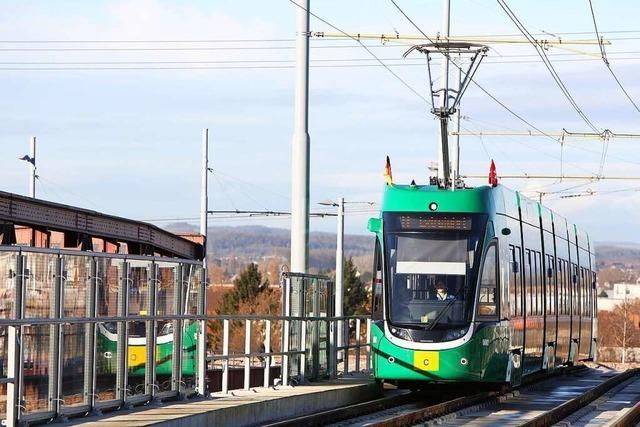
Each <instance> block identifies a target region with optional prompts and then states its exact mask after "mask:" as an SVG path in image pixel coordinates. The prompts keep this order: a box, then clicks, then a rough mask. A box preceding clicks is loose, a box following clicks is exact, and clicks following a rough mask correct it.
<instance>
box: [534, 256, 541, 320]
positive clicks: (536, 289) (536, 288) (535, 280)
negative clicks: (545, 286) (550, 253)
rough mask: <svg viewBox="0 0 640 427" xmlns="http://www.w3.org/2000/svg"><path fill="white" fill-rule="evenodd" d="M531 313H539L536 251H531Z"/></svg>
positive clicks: (538, 271)
mask: <svg viewBox="0 0 640 427" xmlns="http://www.w3.org/2000/svg"><path fill="white" fill-rule="evenodd" d="M532 255H533V277H532V279H533V302H534V304H533V314H535V315H536V316H537V315H539V314H540V281H539V277H540V267H539V266H538V252H537V251H533V253H532Z"/></svg>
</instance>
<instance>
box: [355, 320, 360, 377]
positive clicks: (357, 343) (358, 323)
mask: <svg viewBox="0 0 640 427" xmlns="http://www.w3.org/2000/svg"><path fill="white" fill-rule="evenodd" d="M356 372H360V318H359V317H358V318H356Z"/></svg>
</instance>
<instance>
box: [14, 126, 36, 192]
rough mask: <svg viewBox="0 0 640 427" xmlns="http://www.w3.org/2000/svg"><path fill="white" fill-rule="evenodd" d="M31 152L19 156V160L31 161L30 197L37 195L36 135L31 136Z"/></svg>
mask: <svg viewBox="0 0 640 427" xmlns="http://www.w3.org/2000/svg"><path fill="white" fill-rule="evenodd" d="M30 148H31V149H30V151H29V154H25V155H24V156H22V157H19V160H24V161H25V162H27V163H29V164H30V166H29V197H36V178H37V177H38V175H36V137H35V136H34V137H31V147H30Z"/></svg>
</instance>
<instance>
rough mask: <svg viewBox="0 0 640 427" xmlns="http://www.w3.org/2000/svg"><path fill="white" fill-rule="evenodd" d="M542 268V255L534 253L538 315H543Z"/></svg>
mask: <svg viewBox="0 0 640 427" xmlns="http://www.w3.org/2000/svg"><path fill="white" fill-rule="evenodd" d="M543 277H544V266H543V265H542V254H541V253H540V252H536V278H537V279H536V280H537V281H538V294H537V295H538V314H540V315H543V314H544V280H543Z"/></svg>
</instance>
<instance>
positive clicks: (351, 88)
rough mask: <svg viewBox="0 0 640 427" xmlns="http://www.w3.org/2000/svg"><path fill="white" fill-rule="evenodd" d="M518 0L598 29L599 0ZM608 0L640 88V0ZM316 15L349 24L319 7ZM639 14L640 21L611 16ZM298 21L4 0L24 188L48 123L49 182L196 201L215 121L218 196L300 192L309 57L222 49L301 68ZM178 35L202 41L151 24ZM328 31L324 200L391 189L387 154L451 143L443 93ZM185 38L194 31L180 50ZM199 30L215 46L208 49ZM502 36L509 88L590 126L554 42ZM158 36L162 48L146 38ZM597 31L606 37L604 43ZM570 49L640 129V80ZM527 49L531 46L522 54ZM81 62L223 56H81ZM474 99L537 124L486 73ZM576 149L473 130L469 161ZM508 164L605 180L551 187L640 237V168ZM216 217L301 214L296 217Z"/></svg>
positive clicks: (193, 4) (227, 8) (254, 205)
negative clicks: (435, 98) (298, 85)
mask: <svg viewBox="0 0 640 427" xmlns="http://www.w3.org/2000/svg"><path fill="white" fill-rule="evenodd" d="M399 4H400V5H401V6H402V7H403V8H404V9H405V11H406V12H407V13H408V14H409V15H410V16H411V17H412V18H414V19H415V20H416V22H417V23H418V24H419V25H420V26H421V27H422V28H423V29H424V30H425V31H426V32H427V33H430V34H434V33H436V32H437V31H438V30H439V29H440V27H441V23H440V20H441V1H439V0H438V1H435V0H429V1H426V0H423V1H406V0H404V1H399ZM452 4H453V6H452V14H453V15H452V24H451V25H452V27H451V29H452V34H460V35H474V34H499V35H504V34H515V33H516V32H517V30H516V28H515V27H514V26H513V24H512V23H511V22H510V21H509V20H508V18H507V17H506V16H505V14H504V13H503V12H502V10H501V9H500V8H499V7H498V5H497V3H496V2H495V1H493V0H491V1H489V0H453V1H452ZM509 4H510V5H511V7H512V8H513V9H514V11H515V12H516V14H517V15H518V16H519V17H520V18H521V20H522V21H523V22H524V24H525V25H526V26H527V28H528V29H529V30H530V31H531V32H535V33H539V32H540V31H542V30H544V31H546V32H549V33H552V34H558V33H569V32H591V31H593V24H592V22H591V15H590V13H589V8H588V3H587V2H586V1H577V0H576V1H573V0H571V1H565V2H550V1H547V2H539V1H519V2H514V1H511V2H509ZM593 4H594V9H595V11H596V16H597V19H598V25H599V28H600V30H601V31H602V32H603V33H604V36H605V38H606V39H610V40H611V43H612V45H611V46H608V47H607V51H608V53H609V58H610V61H611V64H612V67H613V68H614V70H615V71H616V73H617V74H618V75H619V76H620V78H621V80H622V81H623V83H624V85H625V87H626V89H627V90H628V91H629V93H630V94H631V96H632V97H634V99H636V100H640V84H639V82H638V77H637V76H638V71H640V69H639V67H638V64H639V60H640V51H637V44H638V43H637V40H638V39H639V38H640V28H639V27H638V26H637V23H636V21H635V18H634V17H636V16H638V12H640V6H639V5H638V4H637V2H634V1H620V2H616V7H615V8H614V7H612V6H611V4H610V3H609V2H603V1H602V0H594V2H593ZM312 9H313V11H314V12H315V13H317V14H318V15H319V16H321V17H323V18H325V19H326V20H328V21H330V22H332V23H333V24H334V25H336V26H338V27H340V28H342V29H344V30H346V31H351V32H376V33H378V32H385V33H392V32H393V31H394V30H397V31H398V32H400V33H401V34H407V33H410V34H414V33H415V31H414V29H413V28H412V27H411V26H410V24H409V23H408V22H407V21H406V20H405V19H404V18H403V17H402V16H401V15H399V14H398V13H397V11H396V10H395V9H394V8H393V5H392V4H391V3H390V2H389V1H388V0H370V1H365V0H354V1H349V2H344V1H337V0H322V1H312ZM312 30H313V31H330V30H331V29H330V28H328V27H327V26H326V25H324V24H323V23H321V22H318V21H316V20H312ZM633 30H636V32H635V33H634V32H624V33H612V31H633ZM294 34H295V7H294V6H293V5H292V4H291V3H290V2H289V1H287V0H271V1H264V2H259V1H253V2H238V1H221V0H218V1H161V0H121V1H92V2H77V1H62V0H58V1H44V0H41V1H4V2H2V3H0V40H1V42H0V49H3V51H2V60H0V62H1V64H0V68H4V69H0V87H1V88H2V89H1V92H2V94H3V96H2V97H0V109H1V111H3V114H2V115H0V147H2V153H3V156H2V157H0V178H1V179H2V185H1V186H0V188H1V189H2V190H5V191H11V192H16V193H24V192H26V189H27V184H26V183H27V170H26V169H27V168H26V164H24V163H23V162H19V161H18V160H17V159H16V158H17V157H18V156H21V155H22V154H24V153H25V152H26V151H27V149H28V140H29V137H30V136H32V135H35V136H37V137H38V140H39V145H38V164H39V174H40V176H41V180H40V183H39V184H38V194H39V195H40V196H42V197H43V198H46V199H49V200H55V201H59V202H63V203H69V204H74V205H79V206H83V207H87V208H92V209H97V210H101V211H105V212H109V213H113V214H117V215H122V216H126V217H132V218H139V219H160V218H190V217H196V216H197V215H198V209H199V170H198V168H199V153H200V147H199V146H200V133H201V129H202V128H203V127H208V128H209V129H210V132H211V135H212V147H211V157H212V161H213V167H214V169H215V170H216V174H215V176H214V177H212V180H211V193H210V198H211V205H212V206H211V208H213V209H269V210H288V209H289V205H290V200H289V198H288V194H289V191H290V172H289V167H290V143H291V134H292V126H293V123H292V117H293V86H294V70H293V69H292V68H236V69H212V67H221V66H226V67H238V66H242V67H246V66H249V65H250V66H258V67H264V66H265V65H278V66H283V65H284V66H286V67H290V66H291V65H292V63H291V62H286V61H291V60H292V59H293V58H294V51H293V49H291V47H292V46H293V43H292V42H290V41H287V40H290V39H292V38H293V36H294ZM547 37H551V36H547ZM562 37H563V38H593V35H592V34H581V35H562ZM167 40H187V41H189V42H183V43H167V42H163V43H159V42H154V43H134V41H167ZM194 40H216V42H208V43H202V42H195V41H194ZM224 40H257V41H254V42H246V41H244V42H229V41H226V42H224ZM265 40H285V41H277V42H276V41H265ZM33 41H48V42H51V41H75V43H32V42H33ZM95 41H102V42H104V41H112V43H95ZM113 41H118V42H123V41H126V43H113ZM15 42H20V43H15ZM87 42H90V43H87ZM368 44H370V45H371V46H372V47H371V49H372V50H373V52H375V54H376V55H378V56H379V57H380V58H383V60H384V61H385V62H387V63H389V64H402V66H397V67H394V68H393V70H394V71H395V72H396V73H397V74H398V75H400V76H401V77H402V78H403V79H404V80H406V82H407V83H409V84H410V85H411V86H412V87H414V88H415V89H416V90H417V91H419V92H420V93H422V94H424V95H426V93H427V86H426V80H425V79H426V69H425V68H424V67H422V66H418V65H416V64H418V63H419V62H417V61H418V60H417V59H409V60H406V61H402V60H401V58H402V53H403V52H404V50H406V47H403V46H390V45H387V46H382V45H380V43H376V42H369V43H368ZM312 46H314V47H313V48H312V52H311V58H312V60H314V61H315V62H314V63H313V65H314V67H313V68H312V69H311V80H310V82H311V89H310V90H311V94H310V100H311V107H310V117H311V118H310V132H311V140H312V151H311V156H312V175H311V180H312V191H311V200H312V203H313V205H314V206H317V205H316V203H317V202H319V201H322V200H326V199H331V198H333V199H335V198H337V197H340V196H344V197H345V198H346V199H347V200H352V201H377V200H378V199H379V197H380V193H381V191H380V190H381V186H382V176H381V170H382V166H383V162H384V157H385V156H386V155H387V154H388V155H390V156H391V159H392V162H393V168H394V177H395V179H396V181H397V182H408V181H410V180H411V179H416V181H418V182H425V181H426V180H427V176H428V171H427V169H426V167H427V165H428V164H429V163H430V162H431V161H434V160H435V156H436V147H437V145H436V143H437V133H436V131H437V129H436V127H435V122H434V120H433V119H432V117H431V116H430V114H429V106H428V105H426V104H425V103H424V102H423V101H422V100H421V99H420V98H418V97H417V96H416V95H415V94H413V93H412V92H410V91H409V90H408V89H407V88H405V87H404V86H403V85H402V84H400V83H399V82H398V81H397V80H395V79H394V77H393V76H392V75H391V74H390V73H388V72H387V71H386V70H385V69H384V68H382V67H379V66H368V67H326V65H329V64H343V63H337V62H335V61H334V62H330V61H327V60H337V59H340V60H347V61H350V60H353V59H371V58H370V56H369V55H368V54H367V52H366V51H364V50H363V49H362V48H359V47H357V45H356V44H355V43H353V42H349V41H347V42H338V41H329V40H314V41H312ZM331 46H343V47H340V48H333V47H331ZM176 47H178V48H181V49H183V50H166V49H167V48H176ZM196 47H206V48H207V49H208V50H193V49H194V48H196ZM256 47H260V48H261V49H254V48H256ZM490 47H491V50H490V53H489V56H488V57H487V58H486V60H485V63H484V64H483V65H482V66H481V68H480V70H479V71H478V73H477V75H476V78H477V80H478V81H479V82H480V83H481V84H483V86H485V87H486V88H487V89H489V90H490V91H491V93H493V94H494V95H495V96H497V97H498V98H499V99H500V100H501V101H502V102H504V103H505V104H507V105H508V106H509V107H510V108H512V109H514V110H515V111H517V112H518V113H520V114H522V116H524V117H525V118H526V119H527V120H530V121H531V122H533V123H534V124H535V125H536V126H537V127H539V128H541V129H543V130H545V131H549V132H558V131H560V130H561V129H562V128H566V129H568V130H572V131H587V130H588V129H587V128H586V126H585V124H584V123H583V122H582V121H581V120H580V118H579V117H578V116H577V114H576V113H575V111H573V110H572V109H571V107H570V106H569V104H568V102H567V100H566V99H565V98H563V97H562V95H561V93H560V91H559V89H558V88H557V86H555V83H554V82H553V80H552V79H551V76H550V75H549V73H548V72H547V70H546V69H545V68H544V67H543V66H542V63H541V62H540V61H539V59H537V58H536V57H533V56H527V57H515V56H514V55H533V54H535V51H534V50H533V48H532V47H531V46H528V45H504V44H500V45H491V46H490ZM140 48H155V49H157V50H131V49H140ZM184 48H188V49H187V50H185V49H184ZM221 48H222V49H221ZM249 48H251V49H249ZM8 49H13V50H8ZM33 49H37V50H33ZM46 49H48V50H46ZM51 49H67V50H51ZM69 49H71V50H69ZM77 49H102V50H77ZM105 49H110V50H105ZM115 49H129V50H115ZM582 50H585V51H588V52H590V53H592V54H597V52H598V48H597V46H587V47H584V48H582ZM567 53H572V52H569V51H567V50H560V49H557V48H552V49H550V50H549V54H550V55H554V56H551V58H552V61H553V62H554V65H555V67H556V69H557V71H558V73H559V74H560V76H561V77H562V79H563V80H564V82H565V83H566V85H567V86H568V88H569V90H570V91H571V93H572V94H573V96H574V98H575V99H576V101H577V103H578V104H579V105H580V107H581V108H582V109H583V111H584V112H585V113H586V114H587V115H588V116H589V117H590V118H591V119H592V121H593V122H594V123H595V124H596V126H597V127H598V128H600V129H605V128H608V129H611V130H612V131H614V132H639V131H640V126H638V125H637V123H638V118H640V113H638V112H637V111H635V110H634V109H633V107H632V106H631V104H630V103H629V102H628V100H626V99H625V98H624V96H623V95H622V93H621V92H620V90H619V89H618V88H617V86H616V85H615V83H614V82H613V79H612V78H611V76H610V75H609V74H608V72H607V71H606V68H605V66H604V64H603V63H602V62H601V61H597V60H588V59H590V58H597V56H595V57H594V56H588V55H564V56H563V55H562V54H567ZM516 59H518V60H523V61H526V62H516V63H511V64H506V63H504V62H506V61H511V60H516ZM567 59H569V60H570V61H567ZM576 60H578V61H576ZM215 61H218V62H215ZM229 61H259V62H229ZM264 61H285V62H269V63H266V62H264ZM132 62H135V63H136V64H131V63H132ZM160 63H161V64H160ZM360 63H361V64H367V65H374V64H375V63H374V62H371V61H369V62H367V61H361V62H360ZM344 64H351V65H353V64H354V62H344ZM407 64H413V65H407ZM320 66H321V67H320ZM76 67H79V68H87V67H88V68H114V67H115V68H176V67H178V68H189V67H190V68H195V67H209V68H207V69H199V70H198V69H181V70H175V69H155V70H150V69H133V70H132V69H130V70H121V69H118V70H105V69H100V70H69V69H68V68H76ZM10 68H13V70H10ZM25 68H67V69H64V70H60V69H58V70H50V69H39V70H26V69H25ZM462 113H463V115H464V116H465V117H466V119H465V120H464V121H463V125H464V126H465V127H466V128H468V129H472V130H483V131H505V130H512V131H524V130H527V126H525V125H523V124H522V123H520V122H518V121H517V120H516V119H514V118H513V117H512V116H510V115H509V114H508V113H506V112H505V111H504V110H503V109H501V108H500V107H499V106H498V105H497V104H495V103H494V102H493V101H492V100H491V99H489V98H488V97H487V96H486V95H484V94H483V93H482V92H480V91H479V90H477V89H476V88H474V87H471V88H470V89H469V91H468V92H467V93H466V95H465V98H464V99H463V103H462ZM637 144H638V141H637V140H623V139H614V140H612V141H611V143H610V147H609V151H608V155H607V160H606V163H605V167H604V171H603V173H604V174H605V175H625V176H640V172H638V166H639V165H640V155H638V154H637V150H636V148H635V147H636V145H637ZM601 149H602V144H601V142H599V141H594V140H573V141H570V142H567V143H566V144H565V146H564V152H563V153H562V157H563V160H564V161H563V165H562V167H563V170H564V171H565V173H567V174H580V175H584V174H586V173H594V172H597V171H598V168H599V163H600V154H601ZM559 157H560V145H559V144H558V143H555V142H553V141H549V140H546V139H544V138H528V137H521V138H518V137H511V138H506V137H483V138H482V139H480V138H478V137H475V136H466V137H463V139H462V172H463V173H466V174H485V173H486V172H487V170H488V166H489V162H490V158H494V159H495V161H496V163H497V165H498V171H499V172H501V173H505V174H509V173H514V174H521V173H530V174H531V173H538V174H557V173H559V171H560V161H559ZM469 183H470V184H482V183H483V182H482V181H472V180H470V181H469ZM505 183H506V184H507V185H509V186H511V187H515V188H518V189H521V190H524V191H528V192H527V194H529V195H531V196H536V192H535V191H536V190H540V191H546V192H549V193H552V192H554V191H572V190H571V189H570V187H573V186H576V185H581V187H578V188H576V189H575V190H586V189H590V190H593V191H596V192H601V193H600V195H598V196H592V197H580V198H569V199H567V198H564V199H560V198H559V196H560V195H562V194H565V193H557V194H550V195H549V196H548V197H547V198H546V201H547V203H548V204H549V205H550V206H551V207H552V208H554V209H555V210H556V211H558V212H559V213H561V214H562V215H565V216H567V217H568V218H570V219H573V220H574V221H575V222H577V223H578V224H579V225H581V226H582V228H584V229H586V230H588V231H590V232H591V234H592V235H593V237H594V239H596V240H601V241H602V240H626V241H635V242H640V232H639V231H638V230H639V227H638V226H639V225H640V219H639V218H640V216H638V215H637V208H638V206H640V192H638V191H625V192H615V193H614V192H611V191H615V190H618V189H626V188H631V187H640V181H621V182H608V181H607V182H599V183H589V182H584V181H582V182H580V181H576V182H574V181H572V182H562V183H556V184H553V185H551V183H550V182H548V181H533V180H531V181H509V182H505ZM606 192H610V193H606ZM318 208H320V207H319V206H318ZM313 209H314V210H315V207H314V208H313ZM352 209H358V210H359V211H360V212H359V213H354V214H352V215H349V217H348V220H347V231H348V232H352V233H364V232H365V225H366V219H367V216H368V215H371V214H370V213H366V212H361V211H362V208H361V207H357V205H353V207H352ZM603 213H605V214H606V215H603ZM215 223H220V224H223V223H228V224H237V225H240V224H249V223H251V224H253V223H262V224H267V225H273V226H280V227H288V225H289V223H288V220H287V219H281V218H280V219H268V220H263V221H262V222H259V221H258V220H256V219H251V220H247V219H242V220H239V219H235V220H228V221H226V222H224V221H222V220H218V221H216V222H215ZM312 227H313V229H316V230H333V229H334V228H335V224H334V222H333V220H331V219H324V220H314V221H312Z"/></svg>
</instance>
